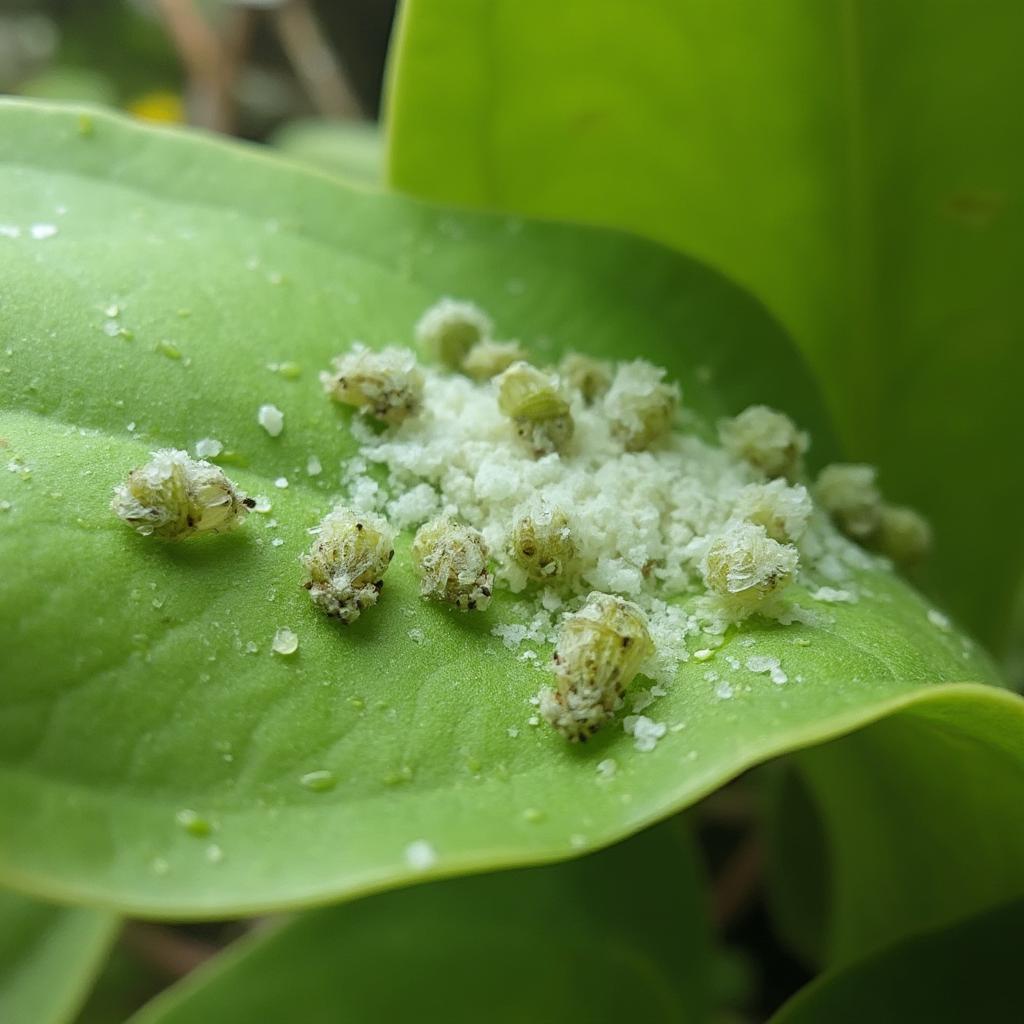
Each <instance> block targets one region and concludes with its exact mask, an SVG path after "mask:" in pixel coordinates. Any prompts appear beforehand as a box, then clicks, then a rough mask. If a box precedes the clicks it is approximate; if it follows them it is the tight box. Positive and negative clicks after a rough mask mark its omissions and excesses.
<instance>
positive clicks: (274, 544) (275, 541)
mask: <svg viewBox="0 0 1024 1024" xmlns="http://www.w3.org/2000/svg"><path fill="white" fill-rule="evenodd" d="M270 543H271V546H272V547H275V548H279V547H280V546H281V545H282V544H283V543H284V541H283V540H282V539H281V538H280V537H275V538H274V539H273V540H272V541H271V542H270Z"/></svg>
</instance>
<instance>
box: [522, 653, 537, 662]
mask: <svg viewBox="0 0 1024 1024" xmlns="http://www.w3.org/2000/svg"><path fill="white" fill-rule="evenodd" d="M519 660H520V661H536V660H537V652H536V651H523V653H522V654H520V655H519Z"/></svg>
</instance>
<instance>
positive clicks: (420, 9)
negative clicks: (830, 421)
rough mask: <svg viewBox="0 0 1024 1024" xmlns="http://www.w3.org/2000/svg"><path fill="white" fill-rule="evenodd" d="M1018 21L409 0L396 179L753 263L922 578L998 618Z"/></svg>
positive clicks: (858, 8)
mask: <svg viewBox="0 0 1024 1024" xmlns="http://www.w3.org/2000/svg"><path fill="white" fill-rule="evenodd" d="M1022 35H1024V6H1022V5H1021V4H1019V3H1017V2H1015V0H993V2H989V3H985V4H977V3H971V2H969V0H933V2H931V3H928V4H925V5H922V4H921V3H918V2H915V0H889V2H881V0H776V2H773V3H763V2H760V0H721V2H716V3H706V2H699V0H643V2H640V3H632V4H594V3H592V2H590V0H568V2H564V3H559V4H552V3H547V2H543V0H409V2H407V3H406V4H405V5H403V18H402V22H401V26H400V31H399V34H398V48H397V53H396V54H395V55H394V60H393V61H392V71H393V77H392V89H391V112H390V121H391V124H390V129H391V138H390V146H391V152H390V176H391V181H392V182H393V183H394V184H395V185H396V186H397V187H399V188H400V189H403V190H406V191H409V192H412V193H414V194H416V195H420V196H423V197H425V198H430V199H435V200H441V201H445V202H454V203H460V204H468V205H473V206H485V207H490V208H494V209H498V210H503V211H510V212H515V213H522V214H527V215H533V216H543V217H555V218H559V219H572V220H580V221H584V222H589V223H598V224H608V225H613V226H616V227H621V228H628V229H630V230H634V231H638V232H640V233H642V234H645V235H647V236H649V237H652V238H656V239H658V240H660V241H663V242H667V243H669V244H671V245H674V246H677V247H679V248H681V249H683V250H685V251H688V252H692V253H694V254H696V255H697V256H699V257H701V258H703V259H706V260H708V261H709V262H710V263H712V264H713V265H716V266H718V267H721V268H723V269H724V270H726V271H727V272H729V273H731V274H733V275H735V276H736V277H737V278H738V279H739V280H740V281H741V282H743V283H744V284H746V285H748V286H749V287H750V288H752V289H753V290H754V292H755V293H756V294H758V295H759V296H761V297H762V298H763V299H765V300H766V301H767V302H768V304H769V305H770V306H771V308H772V310H773V311H774V312H775V313H777V314H778V315H779V316H781V317H782V319H783V320H784V322H785V323H786V324H787V325H788V326H789V327H790V328H791V329H792V331H793V332H794V334H795V335H796V337H797V339H798V341H799V342H800V343H801V344H802V346H803V348H804V349H805V351H806V352H807V353H808V355H809V356H810V358H811V361H812V363H813V364H814V366H815V368H816V369H817V371H818V372H819V374H820V376H821V380H822V382H823V383H824V386H825V390H826V392H827V396H828V398H829V401H830V405H831V407H832V409H833V411H834V413H835V414H836V416H837V418H838V422H839V425H840V428H841V433H842V436H843V439H844V441H845V442H846V444H847V446H848V449H849V453H850V454H851V455H852V456H854V457H856V458H858V459H866V460H869V461H872V462H876V463H878V464H879V465H880V466H881V467H882V470H883V484H884V487H885V489H886V491H887V492H888V493H889V494H890V495H891V496H892V497H893V498H894V499H898V500H902V501H907V502H911V503H913V504H915V505H918V506H919V507H921V508H922V509H924V510H925V511H927V513H928V514H929V516H931V518H932V519H933V520H934V522H935V525H936V527H937V533H938V539H937V552H936V557H935V559H934V570H933V572H932V573H931V574H930V577H929V585H930V586H931V587H932V588H933V589H934V590H935V591H936V592H939V593H941V594H943V596H944V598H945V600H947V601H948V602H949V604H950V605H952V606H953V607H954V608H955V609H956V610H957V611H959V612H960V613H961V614H962V615H963V616H964V617H965V618H966V619H967V620H968V621H969V623H970V625H971V627H972V628H973V629H974V630H975V631H977V632H978V633H979V634H980V635H982V636H983V637H985V638H986V639H988V640H989V641H998V642H1001V641H1002V639H1003V638H1004V636H1005V627H1006V624H1007V618H1006V617H1007V614H1008V604H1009V598H1010V595H1011V588H1012V587H1013V585H1014V584H1015V582H1016V580H1017V579H1018V576H1019V572H1020V567H1021V561H1022V555H1024V535H1022V534H1021V532H1020V530H1019V529H1017V521H1018V518H1019V511H1018V510H1019V509H1020V507H1021V504H1022V501H1024V477H1022V475H1021V474H1020V473H1018V472H1015V471H1014V470H1013V469H1012V467H1013V466H1014V465H1015V463H1016V461H1018V460H1019V447H1020V444H1021V441H1022V438H1024V432H1022V430H1021V426H1020V417H1019V415H1018V412H1017V410H1018V407H1019V404H1020V402H1019V393H1018V392H1019V388H1020V381H1021V380H1022V379H1024V347H1022V346H1021V345H1020V344H1019V339H1020V337H1021V334H1022V332H1024V297H1022V295H1024V293H1022V291H1021V288H1020V286H1019V276H1020V266H1021V264H1022V263H1024V203H1022V202H1021V182H1022V181H1024V142H1022V136H1021V133H1020V131H1019V130H1018V122H1019V118H1020V111H1019V106H1020V96H1021V95H1022V93H1024V62H1022V61H1021V60H1020V53H1019V49H1020V48H1019V40H1020V38H1021V37H1022Z"/></svg>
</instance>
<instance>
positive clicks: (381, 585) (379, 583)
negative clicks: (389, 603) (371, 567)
mask: <svg viewBox="0 0 1024 1024" xmlns="http://www.w3.org/2000/svg"><path fill="white" fill-rule="evenodd" d="M373 589H374V590H376V591H377V593H378V594H379V593H380V592H381V591H382V590H383V589H384V581H383V580H377V582H376V583H374V585H373Z"/></svg>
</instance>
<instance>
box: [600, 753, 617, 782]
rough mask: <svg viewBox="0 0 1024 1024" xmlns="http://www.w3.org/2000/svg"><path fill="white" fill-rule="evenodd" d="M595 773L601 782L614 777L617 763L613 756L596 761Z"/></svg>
mask: <svg viewBox="0 0 1024 1024" xmlns="http://www.w3.org/2000/svg"><path fill="white" fill-rule="evenodd" d="M596 768H597V775H598V778H599V779H600V780H601V781H602V782H609V781H611V780H612V779H614V778H615V774H616V772H618V770H619V766H618V763H617V762H616V760H615V758H613V757H606V758H605V759H604V760H603V761H598V762H597V766H596Z"/></svg>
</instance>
